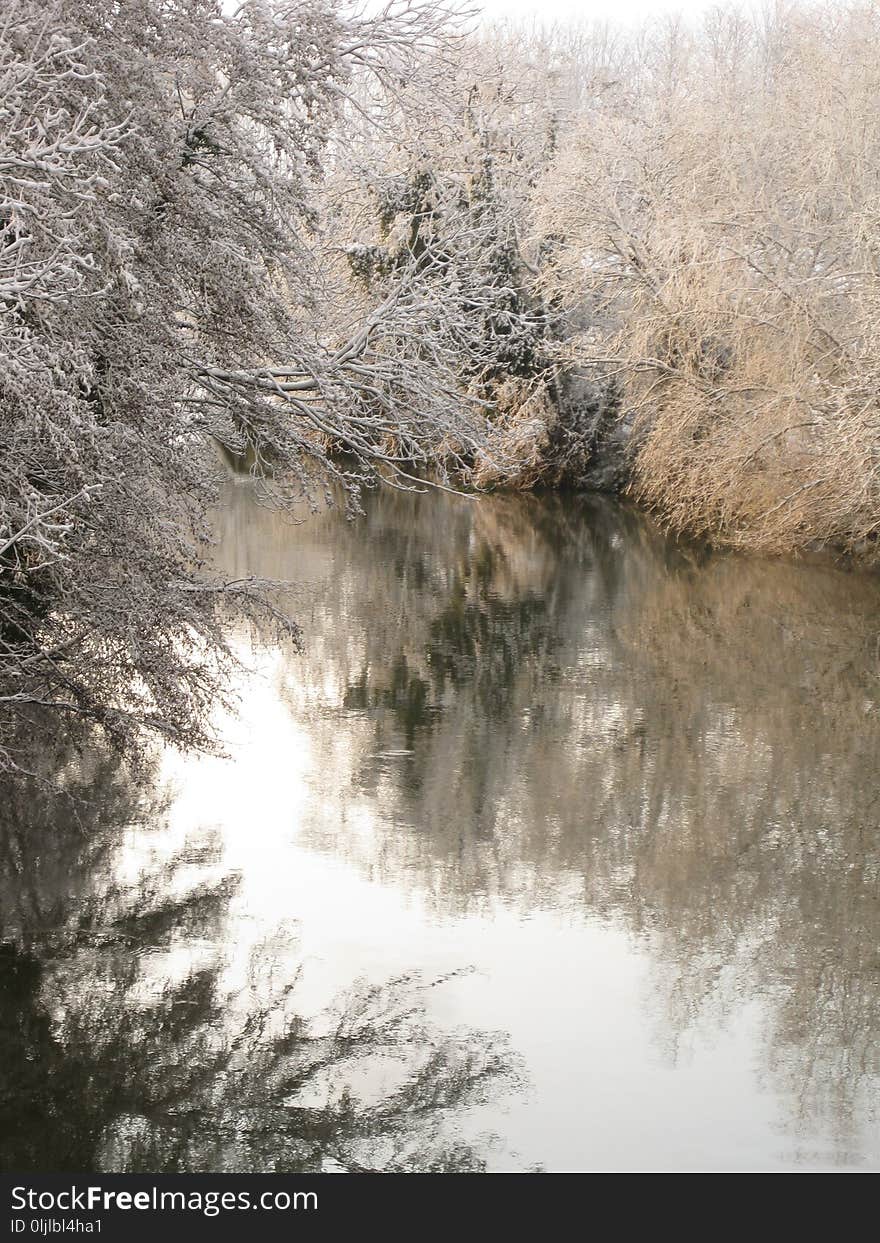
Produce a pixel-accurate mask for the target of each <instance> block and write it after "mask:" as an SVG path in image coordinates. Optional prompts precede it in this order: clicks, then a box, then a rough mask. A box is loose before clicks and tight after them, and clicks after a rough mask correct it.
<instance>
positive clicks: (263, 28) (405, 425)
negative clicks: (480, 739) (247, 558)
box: [0, 0, 880, 769]
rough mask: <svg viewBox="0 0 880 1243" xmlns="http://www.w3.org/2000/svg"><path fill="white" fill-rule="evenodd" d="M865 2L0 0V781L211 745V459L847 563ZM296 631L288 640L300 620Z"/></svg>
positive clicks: (853, 541) (218, 465)
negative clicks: (598, 496)
mask: <svg viewBox="0 0 880 1243" xmlns="http://www.w3.org/2000/svg"><path fill="white" fill-rule="evenodd" d="M878 34H880V8H878V6H877V5H876V4H874V3H871V2H870V0H869V2H868V3H853V4H844V5H840V4H835V5H828V6H825V5H821V4H818V5H810V4H798V3H795V4H789V3H776V4H771V5H768V6H766V7H765V8H763V9H762V10H760V11H756V12H753V13H751V14H750V15H748V16H747V15H746V14H745V13H744V12H742V11H740V10H737V9H736V8H729V9H724V8H719V9H713V10H711V11H710V12H709V13H708V14H707V15H706V16H704V17H703V18H701V19H699V20H695V21H693V22H691V23H687V22H685V21H683V20H681V19H677V18H664V19H662V20H661V19H658V20H656V21H654V22H652V23H649V24H648V25H645V26H643V27H641V28H639V29H637V30H634V31H625V30H616V29H614V28H613V27H610V26H607V25H592V26H591V25H581V26H574V27H566V26H551V27H544V26H540V25H535V24H532V25H529V26H525V25H521V26H516V25H510V24H508V25H494V26H493V25H490V24H488V23H486V22H481V21H480V20H478V15H477V14H473V13H467V12H463V11H460V10H458V9H456V7H455V6H451V5H447V4H445V3H444V2H443V0H391V2H390V3H388V4H384V5H383V4H380V5H367V6H352V5H348V4H344V3H340V2H337V0H245V2H244V3H242V4H240V5H237V6H233V5H226V4H223V3H221V2H220V0H39V3H38V2H37V0H11V2H10V3H7V4H6V5H4V8H3V15H2V19H0V765H2V766H4V767H5V768H7V769H14V768H16V767H21V766H25V767H26V759H25V758H24V757H25V756H26V753H27V737H28V733H29V731H31V730H32V729H33V728H34V727H35V723H36V722H38V721H39V719H41V718H43V717H45V714H46V713H49V714H50V716H51V717H52V718H53V719H57V718H58V717H59V716H60V719H62V720H66V721H71V720H74V719H76V720H80V721H83V722H86V723H87V724H88V725H94V724H97V725H98V726H100V727H101V729H102V731H103V732H104V733H105V734H106V736H107V737H108V738H109V739H110V740H111V741H112V743H113V744H114V745H115V746H116V747H117V748H119V749H120V750H121V751H122V752H124V753H126V754H128V755H129V756H130V757H131V758H132V760H136V759H137V756H138V754H139V753H140V751H141V748H142V745H143V742H142V740H143V737H144V727H146V729H147V731H148V732H150V733H152V734H153V735H157V734H158V735H159V736H160V737H161V738H164V739H165V740H167V741H171V742H173V743H176V744H178V745H181V746H184V747H190V746H195V747H204V746H207V745H209V744H210V741H211V738H210V726H209V723H208V717H209V715H210V709H211V707H212V705H214V704H215V703H216V702H217V700H218V697H220V698H222V696H223V694H224V687H225V685H226V681H225V679H226V675H227V672H228V668H229V664H230V662H231V661H234V656H233V654H232V652H231V650H230V647H229V644H228V641H227V627H226V623H227V621H228V619H229V617H230V616H231V615H235V616H238V617H242V616H243V617H245V618H247V619H250V620H252V621H253V622H255V623H256V624H258V625H259V626H261V627H262V626H266V625H268V626H271V627H274V628H275V629H276V630H277V631H278V632H281V633H283V634H285V635H286V636H287V637H288V638H291V639H293V640H294V641H295V642H296V641H297V640H298V638H299V630H298V622H297V621H296V620H294V619H293V618H294V611H293V610H291V609H290V608H289V607H287V606H286V604H285V602H284V596H283V590H282V588H281V587H280V586H279V585H278V584H273V583H271V582H269V581H268V580H265V581H264V580H259V579H257V578H255V577H253V576H250V575H244V576H242V577H239V578H235V577H230V576H228V575H226V576H224V575H223V574H222V572H221V571H220V570H219V569H218V568H217V564H216V560H215V558H214V557H213V555H212V548H213V545H214V542H215V540H216V531H215V527H214V517H213V515H214V512H215V509H214V507H215V505H216V502H217V498H218V495H219V493H220V490H221V489H222V486H223V481H224V478H225V477H226V475H227V473H228V471H229V469H230V463H232V465H233V466H234V468H235V469H237V470H246V471H249V472H250V473H252V474H253V475H254V476H255V478H256V479H257V480H258V483H259V486H260V488H261V491H262V494H263V497H264V499H265V500H266V502H267V503H271V504H273V505H275V506H278V507H281V508H294V507H296V506H297V505H301V504H302V503H303V502H304V501H305V502H306V504H307V505H310V506H312V507H313V508H319V507H321V506H322V505H323V504H325V503H327V502H332V503H334V504H341V505H344V506H347V507H348V508H349V510H350V512H351V513H352V514H356V513H357V512H358V510H359V507H360V504H361V498H362V496H363V493H364V490H365V489H370V488H373V487H375V486H377V485H379V484H381V485H382V486H390V487H392V488H398V489H412V488H424V487H426V486H430V487H440V488H452V489H453V490H459V491H468V492H471V491H487V490H496V491H497V490H504V489H517V490H532V489H576V490H585V489H597V490H603V491H612V492H618V493H625V494H627V495H628V496H629V497H631V498H632V499H633V500H635V501H636V502H637V503H638V504H640V505H641V506H643V507H644V508H645V509H647V510H649V511H650V512H651V513H652V514H653V515H655V517H656V518H657V520H658V521H659V522H660V523H661V524H662V525H663V526H665V527H666V528H668V529H669V530H671V531H672V532H675V533H679V534H682V535H684V536H687V537H696V538H698V539H700V540H703V541H705V542H707V543H708V544H711V545H713V546H717V547H734V548H739V549H743V550H746V551H749V552H753V553H761V554H772V555H783V556H794V555H798V554H802V553H805V552H811V551H813V550H816V549H826V550H830V551H831V552H832V553H834V554H836V555H839V554H843V555H846V556H849V557H852V558H856V559H860V560H861V561H864V562H865V563H867V564H868V565H870V563H871V561H872V559H873V558H874V557H875V556H876V551H877V547H878V544H877V536H878V531H880V407H878V400H877V391H878V366H880V364H878V359H880V160H878V154H880V112H878V109H877V106H876V104H877V98H878V89H880V63H878V61H877V57H876V53H875V49H876V47H877V43H878ZM306 637H307V636H306Z"/></svg>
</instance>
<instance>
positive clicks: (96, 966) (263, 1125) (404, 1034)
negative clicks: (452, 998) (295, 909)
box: [0, 755, 516, 1172]
mask: <svg viewBox="0 0 880 1243" xmlns="http://www.w3.org/2000/svg"><path fill="white" fill-rule="evenodd" d="M58 771H59V772H60V774H61V779H60V783H59V784H60V787H61V788H57V787H56V788H55V789H52V788H51V787H50V786H48V785H47V784H46V783H45V782H43V781H34V782H33V783H32V784H31V786H30V788H29V789H27V790H25V789H23V788H22V786H21V783H18V784H17V785H14V786H13V785H10V787H9V788H8V789H7V790H5V791H4V794H5V797H6V801H5V803H3V804H0V805H3V806H4V808H5V811H4V816H3V823H2V826H0V858H2V872H0V898H2V910H3V923H2V936H0V1084H2V1088H0V1167H2V1168H3V1169H7V1170H21V1171H38V1170H56V1171H58V1170H69V1171H77V1172H87V1171H91V1170H126V1171H143V1172H173V1171H182V1170H189V1171H193V1170H195V1171H198V1170H204V1171H220V1170H245V1171H314V1170H319V1169H322V1168H327V1167H328V1165H329V1166H330V1167H332V1168H337V1169H342V1170H361V1169H380V1170H399V1169H418V1170H432V1169H438V1170H470V1169H481V1168H483V1166H484V1162H485V1155H486V1149H485V1148H482V1149H481V1150H480V1151H478V1150H477V1149H476V1148H475V1147H473V1146H470V1145H467V1144H464V1143H461V1142H458V1141H457V1139H456V1135H455V1117H456V1115H457V1113H458V1111H460V1110H461V1109H463V1108H465V1107H466V1106H468V1105H470V1104H473V1103H474V1102H477V1101H479V1100H481V1099H483V1098H484V1097H485V1096H486V1095H487V1094H492V1093H497V1092H499V1091H502V1090H503V1089H504V1088H505V1087H510V1086H512V1085H513V1083H514V1082H515V1081H516V1075H515V1073H514V1071H513V1069H512V1066H511V1062H510V1059H509V1057H508V1055H507V1053H506V1050H505V1049H504V1047H503V1044H502V1042H501V1041H500V1039H498V1038H494V1037H487V1035H486V1034H485V1033H470V1034H469V1033H464V1034H461V1035H444V1034H443V1033H441V1032H438V1031H434V1030H432V1029H430V1027H429V1025H428V1023H427V1020H426V1018H425V1009H424V1005H423V1000H422V998H423V993H424V989H425V988H426V987H427V986H426V985H424V984H422V983H421V982H420V981H419V980H418V979H415V978H407V977H402V978H399V979H396V980H392V981H390V982H387V983H386V984H384V985H382V986H377V987H367V986H363V987H361V988H359V989H356V990H355V991H353V992H351V993H349V994H348V995H346V996H345V997H342V998H340V999H339V1001H338V1003H337V1005H336V1006H335V1007H334V1009H333V1010H332V1011H331V1012H326V1013H323V1014H320V1015H317V1016H312V1017H311V1018H310V1019H308V1020H307V1019H305V1018H304V1017H303V1016H302V1015H301V1013H300V1012H299V1010H298V1007H297V995H296V990H297V982H298V979H297V973H296V971H295V970H293V971H292V972H291V971H289V970H287V969H286V967H285V963H284V955H283V953H282V952H280V951H281V950H282V949H283V948H286V947H287V945H286V943H285V946H283V947H282V946H280V945H279V944H266V945H261V946H258V947H256V948H255V949H254V950H253V951H252V952H251V954H250V959H249V962H248V964H247V969H246V970H245V972H244V976H243V978H244V983H242V982H241V980H240V978H239V977H238V976H236V974H235V973H232V974H230V972H229V966H230V958H231V956H232V957H234V955H235V946H234V944H232V943H231V933H232V932H234V927H233V928H231V927H230V924H229V919H230V902H231V900H232V899H233V897H234V893H235V888H236V878H235V876H234V875H229V874H228V873H227V872H225V871H224V868H223V861H222V858H221V856H220V852H219V847H218V845H217V843H216V841H214V840H213V837H212V834H211V833H210V832H205V833H203V834H202V835H201V837H200V838H199V839H198V840H189V839H187V840H183V841H176V840H174V838H173V835H172V836H171V837H170V838H169V833H168V826H167V825H166V824H165V822H164V814H165V811H166V808H165V804H164V800H163V798H162V797H161V796H160V795H157V793H156V791H155V787H151V786H150V785H149V784H148V783H146V782H145V783H143V784H139V785H135V784H134V783H133V782H132V781H131V780H130V779H129V778H128V777H127V776H126V774H125V773H124V772H123V771H122V770H120V768H119V767H118V766H117V765H116V764H114V763H113V762H112V761H109V760H107V759H106V758H102V757H100V756H95V755H92V756H91V758H90V760H89V759H81V760H80V762H79V763H78V764H76V763H74V762H73V760H72V758H71V759H70V762H69V763H68V764H67V765H66V766H65V765H64V764H60V765H59V767H58ZM86 773H87V775H85V774H86ZM285 935H286V934H284V932H283V930H279V931H278V933H277V937H279V938H284V936H285ZM239 975H240V973H239ZM236 979H238V982H237V983H236V982H235V981H236ZM486 1142H487V1143H489V1142H490V1141H488V1140H487V1141H486Z"/></svg>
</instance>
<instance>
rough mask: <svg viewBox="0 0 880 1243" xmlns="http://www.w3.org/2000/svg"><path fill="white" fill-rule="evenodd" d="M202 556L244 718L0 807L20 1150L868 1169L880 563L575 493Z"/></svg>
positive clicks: (877, 921)
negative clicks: (694, 535)
mask: <svg viewBox="0 0 880 1243" xmlns="http://www.w3.org/2000/svg"><path fill="white" fill-rule="evenodd" d="M219 526H220V532H221V536H222V541H221V545H220V548H219V550H218V556H219V557H220V559H221V561H222V562H223V564H224V565H225V567H226V568H227V569H228V570H229V571H230V572H231V573H233V574H236V575H247V574H256V575H261V576H267V577H271V578H274V579H279V580H286V581H290V582H292V583H293V584H294V588H293V593H292V597H291V600H290V602H289V607H290V608H291V609H292V611H293V614H294V616H295V617H296V618H297V619H298V621H299V622H300V624H301V626H302V632H303V638H302V645H301V648H300V650H298V651H297V650H295V649H294V647H293V646H290V645H288V646H279V645H278V644H276V643H273V642H269V641H266V640H265V636H260V635H255V634H251V633H245V632H243V631H236V632H235V634H234V636H233V642H234V645H235V647H236V650H237V651H238V652H239V654H240V656H241V659H242V668H241V670H240V672H239V674H238V675H237V676H236V685H235V690H236V692H237V694H238V695H239V698H240V703H239V708H238V710H237V713H236V712H233V711H232V710H231V709H229V708H226V707H224V706H222V705H218V707H217V723H218V728H219V729H220V731H221V734H222V736H223V738H224V741H225V747H226V752H227V754H226V755H225V756H222V757H221V756H212V757H192V756H186V757H184V756H181V755H179V754H176V753H174V752H171V751H165V752H164V753H162V754H161V755H160V756H159V757H157V761H156V769H155V771H154V772H153V773H152V775H151V779H150V781H149V782H148V783H146V785H145V784H144V783H143V782H141V783H140V784H137V783H135V782H134V781H133V780H132V779H131V778H129V777H127V776H126V774H125V773H124V772H123V771H122V770H121V769H120V768H119V766H118V765H116V764H115V763H114V762H113V761H112V760H110V759H109V758H107V757H101V756H97V755H89V756H85V757H77V756H71V757H70V759H69V761H68V763H67V764H66V766H65V767H64V769H63V771H62V772H61V774H60V780H61V783H62V784H63V785H65V786H66V788H67V789H68V790H72V791H73V792H75V793H76V795H77V802H76V803H75V805H74V807H73V810H68V811H64V810H63V809H61V810H59V804H57V802H55V801H53V800H52V799H51V798H49V797H48V795H46V796H44V795H42V794H41V793H39V791H36V792H35V791H32V792H31V794H30V795H29V796H28V797H27V798H26V799H22V800H21V802H20V803H19V804H16V805H14V806H13V805H9V806H7V808H6V809H5V810H4V811H3V812H2V814H0V819H2V821H3V832H2V843H0V844H2V870H0V901H2V917H0V919H2V927H0V940H2V947H0V1016H2V1017H0V1046H2V1057H0V1068H2V1069H0V1074H2V1075H3V1078H4V1082H5V1087H4V1092H3V1096H4V1098H5V1100H4V1103H3V1105H2V1112H3V1116H4V1119H5V1121H4V1127H3V1128H0V1130H4V1131H5V1138H4V1139H2V1140H0V1155H2V1158H3V1163H4V1165H5V1166H6V1168H18V1169H25V1170H37V1169H41V1168H48V1169H70V1170H76V1171H80V1172H82V1171H86V1170H88V1171H91V1170H149V1171H156V1170H221V1169H228V1170H237V1169H245V1170H275V1169H312V1170H313V1169H325V1170H351V1169H399V1168H402V1169H442V1170H453V1169H480V1168H487V1169H490V1170H496V1169H497V1170H529V1169H545V1170H601V1169H619V1170H628V1169H637V1170H698V1169H725V1170H735V1169H757V1170H765V1169H766V1170H781V1169H832V1168H834V1169H837V1168H854V1169H880V1043H878V1038H880V888H878V882H880V868H878V863H880V832H878V821H880V773H878V765H877V757H878V754H880V747H878V744H880V715H878V707H880V649H878V618H880V581H878V580H877V579H876V578H873V577H871V576H869V575H859V574H855V573H850V572H847V571H845V570H843V569H840V568H836V567H834V566H833V565H831V564H812V565H808V564H804V563H802V564H791V563H785V562H774V561H771V560H762V559H758V558H746V557H742V556H736V555H723V554H711V553H709V552H707V551H705V550H702V549H699V548H696V547H694V546H690V545H684V544H681V543H676V542H675V541H673V540H671V539H668V538H666V537H665V536H664V535H663V534H662V533H661V532H659V531H658V529H657V528H656V527H655V526H654V525H653V524H652V523H651V521H650V520H649V519H648V518H646V517H644V516H643V515H641V514H639V513H638V512H637V511H635V510H633V509H631V508H629V507H627V506H626V505H622V504H618V503H614V502H610V501H605V500H601V499H598V498H589V497H560V496H549V497H539V496H530V497H520V496H501V497H483V498H479V499H476V500H472V499H467V498H460V497H454V496H450V495H446V494H443V493H440V492H429V493H427V494H418V495H413V494H402V493H397V492H394V491H382V492H379V493H376V494H371V495H369V496H368V497H367V498H366V501H365V513H364V514H363V516H361V517H360V518H358V519H356V520H354V521H346V519H345V518H344V516H342V515H341V514H339V513H338V512H336V511H328V512H324V513H321V514H319V515H316V516H313V517H309V518H308V519H307V520H305V521H302V522H300V523H292V522H290V521H289V520H288V519H285V518H283V517H281V516H280V515H279V514H278V513H276V512H274V511H272V510H271V509H269V508H266V507H264V506H261V505H259V504H257V502H256V500H255V498H254V495H253V492H252V488H251V486H250V485H249V484H248V483H246V482H242V483H238V484H230V487H229V491H228V496H227V498H226V503H225V504H224V507H223V510H222V512H221V515H220V523H219Z"/></svg>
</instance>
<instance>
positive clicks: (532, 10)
mask: <svg viewBox="0 0 880 1243" xmlns="http://www.w3.org/2000/svg"><path fill="white" fill-rule="evenodd" d="M475 2H476V3H477V4H479V5H480V6H481V8H482V9H483V11H484V13H485V15H486V16H487V17H490V18H505V17H509V18H512V19H514V20H516V21H522V20H525V21H529V20H531V19H533V18H534V19H537V20H539V21H541V22H548V23H549V22H554V21H560V22H563V21H565V22H578V21H585V22H588V23H589V22H595V21H600V22H601V21H608V22H615V23H627V24H629V23H633V22H638V21H641V20H643V19H645V18H650V17H659V16H661V15H663V14H666V13H681V14H682V15H684V16H688V17H693V16H696V15H699V14H700V13H704V12H706V10H707V9H710V8H713V7H719V0H475Z"/></svg>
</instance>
